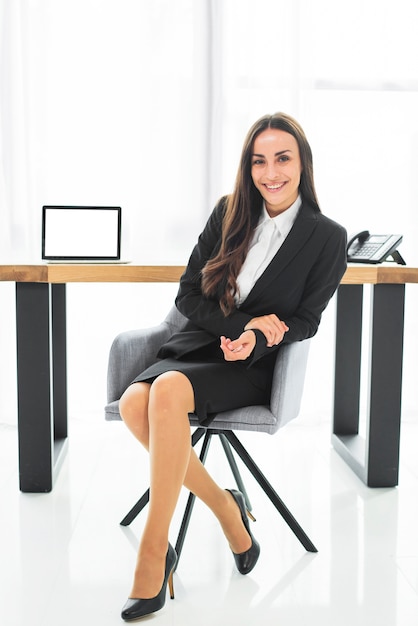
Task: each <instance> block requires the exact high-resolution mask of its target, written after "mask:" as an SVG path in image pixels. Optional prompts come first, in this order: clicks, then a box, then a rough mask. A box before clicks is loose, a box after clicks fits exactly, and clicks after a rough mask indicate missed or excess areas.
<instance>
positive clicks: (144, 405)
mask: <svg viewBox="0 0 418 626" xmlns="http://www.w3.org/2000/svg"><path fill="white" fill-rule="evenodd" d="M119 407H120V413H121V416H122V418H123V420H124V422H125V424H126V425H127V426H128V428H129V429H130V430H131V432H132V433H133V435H134V436H135V437H136V438H137V439H138V441H139V442H140V443H141V444H142V445H143V446H144V447H145V448H146V449H147V450H148V451H149V454H150V501H149V507H148V516H147V520H146V524H145V528H144V532H143V535H142V539H141V543H140V546H139V551H138V558H137V565H136V570H135V577H134V583H133V587H132V591H131V594H130V597H131V598H144V599H145V598H152V597H154V596H155V595H156V594H157V593H158V592H159V590H160V588H161V585H162V581H163V579H164V566H165V556H166V553H167V544H168V533H169V527H170V522H171V519H172V517H173V514H174V510H175V507H176V504H177V500H178V497H179V495H180V490H181V487H182V485H184V486H185V487H186V488H187V489H188V490H189V491H192V492H193V493H194V494H195V495H196V496H197V497H198V498H200V499H201V500H202V501H203V502H205V504H207V506H208V507H209V508H210V509H211V510H212V511H213V513H214V514H215V515H216V517H217V518H218V520H219V521H220V523H221V525H222V528H223V531H224V533H225V536H226V538H227V540H228V542H229V545H230V547H231V549H232V551H233V552H235V553H236V554H240V553H241V552H244V551H246V550H248V549H249V548H250V547H251V538H250V536H249V535H248V533H247V531H246V529H245V526H244V524H243V523H242V520H241V514H240V511H239V509H238V507H237V506H236V503H235V501H234V500H233V498H232V496H231V495H230V494H229V492H228V491H225V490H224V489H221V488H220V487H219V486H218V485H217V484H216V483H215V482H214V480H213V479H212V478H211V476H210V475H209V473H208V472H207V470H206V469H205V467H204V466H203V465H202V463H201V462H200V460H199V458H198V456H197V455H196V453H195V451H194V450H193V448H192V447H191V443H190V425H189V419H188V414H189V413H191V412H193V410H194V393H193V387H192V385H191V383H190V381H189V379H188V378H187V377H186V376H185V375H184V374H182V373H181V372H175V371H173V372H166V373H165V374H162V375H161V376H159V377H158V378H156V380H155V381H154V382H153V383H152V384H151V385H150V384H148V383H135V384H133V385H131V386H130V387H128V389H127V390H126V391H125V393H124V394H123V396H122V398H121V400H120V403H119Z"/></svg>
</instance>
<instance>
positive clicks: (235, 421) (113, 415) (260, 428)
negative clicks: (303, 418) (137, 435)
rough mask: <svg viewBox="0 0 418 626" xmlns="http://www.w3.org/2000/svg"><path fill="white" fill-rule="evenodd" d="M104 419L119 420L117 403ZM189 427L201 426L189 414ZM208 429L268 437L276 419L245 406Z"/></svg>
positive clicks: (260, 408) (265, 411)
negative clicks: (253, 433)
mask: <svg viewBox="0 0 418 626" xmlns="http://www.w3.org/2000/svg"><path fill="white" fill-rule="evenodd" d="M105 418H106V420H108V421H113V420H120V419H121V417H120V415H119V402H118V400H115V401H114V402H111V403H110V404H108V405H107V406H106V407H105ZM189 421H190V425H191V426H201V424H199V421H198V419H197V416H196V415H195V414H194V413H190V414H189ZM209 427H210V428H218V429H220V430H246V431H256V432H265V433H268V434H270V435H272V434H274V433H275V432H276V431H277V428H278V426H277V419H276V418H275V416H274V415H273V413H272V412H271V411H270V410H269V408H268V407H267V406H260V405H256V406H246V407H242V408H240V409H234V410H233V411H224V412H222V413H218V414H217V415H216V416H215V419H214V420H213V422H211V424H210V426H209Z"/></svg>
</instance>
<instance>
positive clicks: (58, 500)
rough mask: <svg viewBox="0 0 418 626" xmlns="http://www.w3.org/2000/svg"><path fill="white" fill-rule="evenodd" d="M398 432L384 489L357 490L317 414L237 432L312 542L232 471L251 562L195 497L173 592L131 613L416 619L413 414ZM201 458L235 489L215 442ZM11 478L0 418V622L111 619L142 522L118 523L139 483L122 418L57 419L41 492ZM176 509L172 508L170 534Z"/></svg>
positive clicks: (375, 625) (382, 624) (135, 453)
mask: <svg viewBox="0 0 418 626" xmlns="http://www.w3.org/2000/svg"><path fill="white" fill-rule="evenodd" d="M402 429H403V430H402V442H401V468H400V485H399V487H398V488H395V489H368V488H367V487H365V486H364V485H363V484H362V483H361V482H360V481H359V480H358V479H357V477H356V476H355V475H354V474H353V473H352V472H351V470H350V469H349V468H348V467H347V466H346V465H345V464H344V462H343V461H342V460H341V459H340V458H339V457H338V455H337V454H336V453H335V452H334V451H333V450H332V448H331V446H330V436H329V432H330V425H329V423H322V422H321V421H320V420H319V421H318V422H317V423H315V424H313V425H311V424H310V423H308V422H307V421H300V420H297V421H295V422H294V423H293V424H290V425H289V426H287V427H286V428H285V429H283V430H282V431H280V432H279V433H278V434H277V435H275V436H273V437H269V436H268V435H261V434H260V435H255V434H246V435H245V436H242V440H243V442H244V444H245V445H247V446H248V448H249V450H250V452H251V453H252V454H253V456H254V458H255V459H256V460H257V461H259V463H260V465H261V466H262V468H263V470H264V472H265V473H266V474H267V476H269V477H270V478H271V480H272V482H273V484H274V485H275V487H276V488H277V491H278V492H279V494H280V495H281V496H282V498H283V499H284V501H285V503H286V504H287V505H288V507H289V508H290V510H291V511H292V513H293V514H294V515H295V517H296V518H297V519H298V521H299V522H300V523H301V525H302V526H303V527H304V529H305V531H306V532H307V533H308V535H309V536H310V537H311V539H312V541H313V542H314V543H315V544H316V545H317V547H318V549H319V552H318V553H317V554H307V553H306V552H305V551H304V549H303V548H302V546H301V545H300V544H299V542H298V541H297V539H296V538H295V537H294V535H293V534H292V533H291V531H290V530H289V529H288V527H287V526H286V525H285V524H284V523H283V521H282V520H281V518H280V517H279V516H278V514H277V512H276V510H275V509H274V508H273V507H272V505H271V504H270V502H269V501H268V500H267V499H266V497H265V496H264V494H263V493H262V492H261V490H260V489H259V487H258V486H257V485H256V484H255V483H254V481H253V479H252V478H251V477H250V476H249V475H248V473H247V471H246V470H245V469H243V476H244V478H245V481H246V485H247V489H248V492H249V495H250V498H251V500H252V506H253V513H254V515H255V517H256V518H257V522H256V523H255V524H253V532H254V535H255V536H256V537H257V539H258V540H259V541H260V544H261V548H262V553H261V557H260V560H259V563H258V564H257V566H256V568H255V569H254V571H253V572H252V573H251V574H250V575H248V576H246V577H243V576H241V575H240V574H238V572H237V571H236V570H235V568H234V563H233V558H232V555H231V553H230V551H229V548H228V546H227V544H226V542H225V540H224V538H223V535H222V533H221V531H220V529H219V527H218V524H217V522H216V520H215V519H214V518H213V516H212V514H211V513H210V512H209V511H208V510H207V509H205V507H204V506H203V505H201V504H200V503H197V504H196V506H195V509H194V512H193V517H192V522H191V525H190V528H189V533H188V536H187V538H186V543H185V546H184V550H183V554H182V557H181V560H180V563H179V567H178V569H177V572H176V574H175V577H174V578H175V592H176V598H175V600H174V601H171V600H170V599H169V598H167V602H166V605H165V607H164V608H163V610H161V611H160V612H159V613H158V614H155V616H153V617H150V618H145V619H144V620H142V622H143V623H145V622H147V621H151V620H155V622H154V623H155V624H159V625H160V626H165V625H166V624H170V625H173V624H178V625H179V626H180V625H181V626H187V625H188V624H193V626H197V625H198V626H206V625H207V626H213V625H214V624H220V625H230V624H240V625H241V626H247V625H248V626H250V625H251V626H260V625H272V626H273V625H274V626H278V625H283V626H293V625H301V626H307V625H309V626H346V625H347V626H354V625H356V626H363V625H364V626H416V625H417V624H418V617H417V616H418V533H417V532H416V528H417V515H418V460H417V457H416V447H417V441H418V424H417V421H416V420H411V421H409V422H408V421H406V422H404V423H403V426H402ZM218 445H219V448H218ZM207 465H208V468H209V469H210V470H211V471H212V473H213V474H214V476H215V477H216V479H217V480H218V481H219V482H220V484H222V485H223V486H225V487H234V486H235V485H234V484H233V480H232V479H231V475H230V470H229V468H228V466H227V464H226V461H225V460H224V456H223V451H222V449H221V447H220V444H218V443H217V442H214V444H213V445H212V449H211V451H210V454H209V457H208V461H207ZM17 474H18V469H17V436H16V429H15V428H14V427H13V426H6V425H3V426H1V425H0V499H1V516H0V551H1V559H0V623H1V624H4V626H74V625H75V624H77V626H83V625H86V626H87V625H89V626H90V625H92V624H100V626H110V625H114V624H118V623H122V622H121V620H120V609H121V607H122V605H123V604H124V602H125V599H126V596H127V594H128V592H129V588H130V584H131V574H132V571H133V565H134V562H135V550H136V546H137V543H138V539H139V537H140V534H141V528H142V525H143V521H144V520H143V516H142V517H141V516H140V517H138V518H137V519H136V520H135V521H134V522H133V524H132V525H131V527H129V528H125V529H123V528H122V527H121V526H119V521H120V519H121V518H122V517H123V516H124V514H125V513H126V512H127V511H128V510H129V508H130V507H131V505H132V504H133V503H134V502H135V501H136V499H137V498H138V497H139V495H141V493H142V491H143V490H144V488H145V487H146V486H147V475H148V468H147V457H146V455H145V453H144V452H143V451H142V450H141V449H140V448H139V446H137V444H135V442H134V441H133V440H132V439H131V437H130V435H129V434H128V433H127V432H126V430H125V428H124V426H123V425H122V424H120V423H105V422H104V421H103V420H102V417H101V415H96V416H83V417H82V418H79V419H72V420H71V421H70V441H69V449H68V454H67V457H66V460H65V462H64V465H63V467H62V469H61V472H60V475H59V477H58V480H57V482H56V484H55V487H54V490H53V491H52V493H50V494H42V495H41V494H21V493H20V492H19V490H18V476H17ZM185 497H186V494H183V495H182V499H181V504H182V503H183V502H184V500H185ZM181 513H182V507H181V506H179V510H178V514H176V518H175V520H174V521H173V526H172V537H171V540H172V542H175V539H176V530H177V528H178V524H179V520H180V517H181Z"/></svg>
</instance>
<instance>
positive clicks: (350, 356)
mask: <svg viewBox="0 0 418 626" xmlns="http://www.w3.org/2000/svg"><path fill="white" fill-rule="evenodd" d="M362 317H363V285H340V287H339V289H338V293H337V323H336V324H337V325H336V345H335V386H334V433H337V434H338V435H356V434H357V433H358V431H359V411H360V366H361V334H362V326H363V324H362Z"/></svg>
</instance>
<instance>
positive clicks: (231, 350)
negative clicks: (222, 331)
mask: <svg viewBox="0 0 418 626" xmlns="http://www.w3.org/2000/svg"><path fill="white" fill-rule="evenodd" d="M255 342H256V338H255V333H253V332H252V331H251V330H245V331H244V332H243V333H242V334H241V335H240V336H239V337H238V339H235V340H234V341H232V340H231V339H228V338H227V337H221V350H222V352H223V353H224V358H225V361H245V359H248V357H249V356H250V354H251V352H252V351H253V350H254V346H255Z"/></svg>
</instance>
